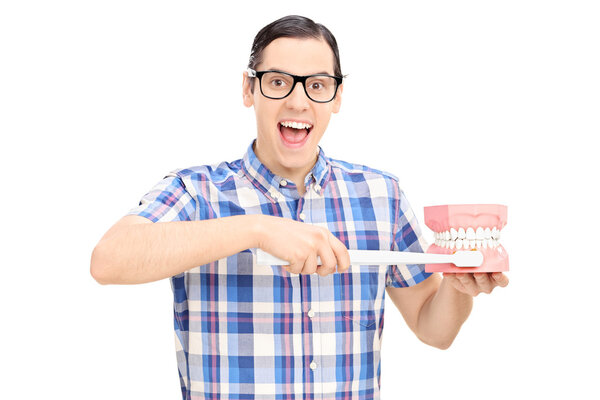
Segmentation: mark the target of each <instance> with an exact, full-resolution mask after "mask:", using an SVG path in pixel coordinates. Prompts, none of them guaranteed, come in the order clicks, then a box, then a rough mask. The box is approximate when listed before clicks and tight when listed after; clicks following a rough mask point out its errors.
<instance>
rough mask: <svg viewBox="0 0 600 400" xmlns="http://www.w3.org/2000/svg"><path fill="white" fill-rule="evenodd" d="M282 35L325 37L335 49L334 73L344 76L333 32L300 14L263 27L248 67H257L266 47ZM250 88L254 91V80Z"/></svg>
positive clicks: (254, 44)
mask: <svg viewBox="0 0 600 400" xmlns="http://www.w3.org/2000/svg"><path fill="white" fill-rule="evenodd" d="M282 37H289V38H300V39H302V38H314V39H319V40H320V39H323V40H325V42H327V44H328V45H329V47H331V51H333V74H334V75H335V76H342V67H341V65H340V52H339V50H338V46H337V42H336V41H335V37H334V36H333V34H332V33H331V32H330V31H329V29H327V28H326V27H325V26H324V25H322V24H317V23H315V22H314V21H313V20H312V19H310V18H306V17H302V16H300V15H288V16H286V17H283V18H279V19H278V20H277V21H273V22H271V23H270V24H269V25H267V26H265V27H264V28H262V29H261V30H260V31H259V32H258V33H257V34H256V36H255V37H254V43H252V50H251V51H250V61H248V68H252V69H256V66H257V65H258V64H260V62H261V61H262V55H263V51H264V49H265V48H266V47H267V46H268V45H269V44H270V43H271V42H272V41H274V40H275V39H279V38H282ZM250 88H251V90H252V91H254V80H252V81H250Z"/></svg>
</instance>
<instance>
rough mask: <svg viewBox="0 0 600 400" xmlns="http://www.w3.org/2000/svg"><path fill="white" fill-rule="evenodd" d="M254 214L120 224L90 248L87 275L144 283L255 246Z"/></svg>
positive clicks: (99, 278) (255, 225)
mask: <svg viewBox="0 0 600 400" xmlns="http://www.w3.org/2000/svg"><path fill="white" fill-rule="evenodd" d="M258 217H260V216H257V215H240V216H233V217H226V218H216V219H211V220H205V221H185V222H158V223H145V224H135V225H129V226H124V227H122V228H120V229H118V230H117V231H115V232H114V233H112V234H111V235H110V236H107V237H105V238H103V239H102V240H101V241H100V243H98V245H97V246H96V248H95V249H94V251H93V254H92V261H91V269H92V275H93V276H94V278H96V280H97V281H98V282H100V283H103V284H106V283H116V284H134V283H145V282H152V281H157V280H160V279H164V278H168V277H171V276H174V275H177V274H179V273H181V272H184V271H187V270H189V269H191V268H194V267H196V266H198V265H203V264H207V263H210V262H213V261H215V260H219V259H221V258H224V257H228V256H230V255H233V254H236V253H239V252H240V251H243V250H246V249H249V248H253V247H257V240H258V238H257V229H258V228H257V225H258Z"/></svg>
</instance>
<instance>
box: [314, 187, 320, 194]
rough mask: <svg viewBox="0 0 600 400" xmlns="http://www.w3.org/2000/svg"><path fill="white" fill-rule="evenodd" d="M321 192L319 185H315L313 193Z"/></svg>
mask: <svg viewBox="0 0 600 400" xmlns="http://www.w3.org/2000/svg"><path fill="white" fill-rule="evenodd" d="M320 191H321V186H320V185H315V192H317V193H319V192H320Z"/></svg>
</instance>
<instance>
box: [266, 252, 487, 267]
mask: <svg viewBox="0 0 600 400" xmlns="http://www.w3.org/2000/svg"><path fill="white" fill-rule="evenodd" d="M348 253H349V255H350V265H381V266H388V265H396V264H447V263H451V264H454V265H456V266H457V267H461V268H465V267H466V268H469V267H479V266H480V265H481V264H482V263H483V254H482V253H481V252H480V251H478V250H459V251H456V252H455V253H454V254H429V253H411V252H405V251H385V250H348ZM256 263H257V264H258V265H289V262H287V261H285V260H282V259H280V258H277V257H274V256H272V255H271V254H269V253H267V252H265V251H264V250H262V249H257V250H256ZM320 264H321V258H320V257H317V265H320Z"/></svg>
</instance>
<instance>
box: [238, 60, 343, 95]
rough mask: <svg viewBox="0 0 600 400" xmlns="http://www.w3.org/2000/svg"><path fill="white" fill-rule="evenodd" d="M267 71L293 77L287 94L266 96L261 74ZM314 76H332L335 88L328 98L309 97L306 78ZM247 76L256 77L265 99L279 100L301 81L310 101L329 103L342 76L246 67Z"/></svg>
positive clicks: (341, 80)
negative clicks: (303, 73)
mask: <svg viewBox="0 0 600 400" xmlns="http://www.w3.org/2000/svg"><path fill="white" fill-rule="evenodd" d="M267 72H276V73H278V74H284V75H287V76H291V77H292V78H293V79H294V83H293V84H292V87H291V89H290V91H289V92H288V94H286V95H285V96H283V97H271V96H267V95H266V94H265V93H264V92H263V90H262V76H263V75H264V74H266V73H267ZM315 76H325V77H328V78H333V79H335V90H334V92H333V97H332V98H331V99H329V100H325V101H320V100H315V99H313V98H312V97H310V95H309V94H308V91H307V90H306V80H307V79H308V78H312V77H315ZM248 78H258V85H259V86H260V93H261V94H262V95H263V96H265V97H266V98H267V99H272V100H281V99H285V98H286V97H288V96H289V95H290V94H292V92H293V91H294V89H295V88H296V84H297V83H298V82H300V83H302V87H303V88H304V93H306V97H308V98H309V99H310V100H311V101H314V102H315V103H329V102H330V101H332V100H333V99H335V96H337V90H338V87H339V86H340V85H341V84H342V82H343V80H344V77H341V76H333V75H328V74H314V75H304V76H300V75H293V74H290V73H289V72H284V71H278V70H275V69H272V70H268V71H255V70H253V69H252V68H248Z"/></svg>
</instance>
